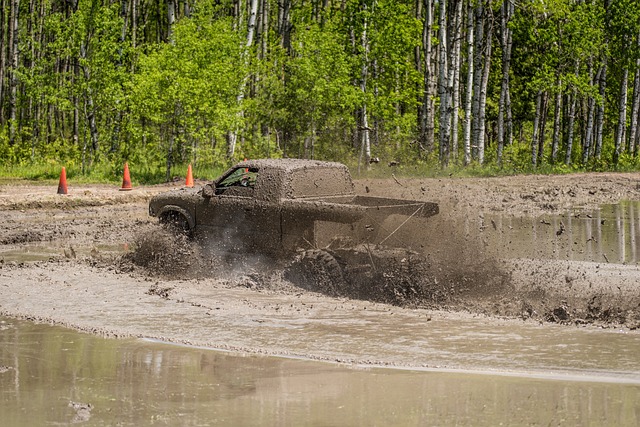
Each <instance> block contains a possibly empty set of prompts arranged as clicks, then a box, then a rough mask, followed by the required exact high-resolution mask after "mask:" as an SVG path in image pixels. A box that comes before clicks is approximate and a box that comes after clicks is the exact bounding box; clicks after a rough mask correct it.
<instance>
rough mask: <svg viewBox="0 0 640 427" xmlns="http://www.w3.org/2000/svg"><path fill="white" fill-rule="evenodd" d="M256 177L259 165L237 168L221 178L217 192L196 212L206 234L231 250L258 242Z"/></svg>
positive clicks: (241, 249)
mask: <svg viewBox="0 0 640 427" xmlns="http://www.w3.org/2000/svg"><path fill="white" fill-rule="evenodd" d="M257 180H258V170H257V169H254V168H252V169H249V168H236V169H234V170H232V171H231V172H229V173H228V174H227V175H226V176H224V177H222V178H221V179H220V180H219V181H218V183H217V184H216V189H215V195H214V196H213V197H210V198H205V199H204V201H203V203H202V205H201V206H200V209H199V210H198V212H196V218H197V219H196V221H197V223H198V226H199V227H201V228H202V229H203V231H204V233H203V235H205V236H207V237H211V238H213V239H214V243H216V245H220V246H222V247H223V249H225V250H228V251H232V252H240V251H243V250H247V249H250V248H253V247H254V246H255V234H256V218H255V206H256V199H255V195H254V192H255V184H256V182H257Z"/></svg>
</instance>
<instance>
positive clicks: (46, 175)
mask: <svg viewBox="0 0 640 427" xmlns="http://www.w3.org/2000/svg"><path fill="white" fill-rule="evenodd" d="M62 167H63V165H58V164H33V165H9V166H8V165H0V184H4V185H6V184H10V183H16V182H20V183H29V182H33V183H57V182H58V180H59V179H60V173H61V171H62ZM187 168H188V165H187V164H184V165H174V167H173V168H172V169H171V176H172V180H173V179H185V177H186V176H187ZM65 169H66V174H67V181H73V182H75V183H81V184H114V183H118V184H119V183H121V182H122V178H123V174H124V164H122V165H118V166H111V165H108V164H101V165H98V166H97V167H95V168H93V169H91V171H89V172H86V173H84V174H83V173H82V169H81V168H80V167H75V166H73V165H70V166H66V167H65ZM223 171H224V168H222V167H218V168H216V167H195V168H193V177H194V178H195V179H205V180H212V179H214V178H216V177H217V176H219V175H220V174H221V173H222V172H223ZM129 174H130V177H131V182H132V184H133V185H153V184H159V183H163V182H166V170H165V169H164V168H158V167H149V166H146V165H136V164H129Z"/></svg>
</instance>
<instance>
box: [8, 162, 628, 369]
mask: <svg viewBox="0 0 640 427" xmlns="http://www.w3.org/2000/svg"><path fill="white" fill-rule="evenodd" d="M639 182H640V174H588V175H569V176H519V177H503V178H486V179H480V178H474V179H456V178H449V179H395V178H390V179H376V180H358V181H356V190H357V192H358V193H360V194H370V195H374V196H382V197H400V198H407V199H416V200H425V201H433V202H437V203H439V204H440V212H441V214H440V215H439V216H438V217H437V218H431V219H429V221H428V222H427V223H423V224H421V225H420V226H419V227H417V228H408V227H405V228H404V229H403V230H402V231H401V232H398V233H396V234H395V235H394V236H393V238H394V239H397V240H401V241H402V243H407V244H408V246H411V247H412V249H414V250H416V251H418V252H419V253H420V257H419V258H415V259H414V258H411V257H402V256H399V257H398V259H397V263H395V264H394V263H393V262H391V263H387V264H385V265H382V264H380V265H378V266H376V269H375V271H373V272H372V271H368V272H365V273H359V272H358V271H355V272H351V273H345V274H344V276H343V277H342V279H343V280H345V281H346V286H345V287H343V288H339V287H338V288H336V287H335V286H334V287H324V288H323V287H321V286H320V287H319V286H317V285H314V283H316V282H313V280H309V278H308V277H307V278H306V279H305V280H306V281H307V286H305V285H304V284H305V283H304V280H303V283H301V282H298V283H296V280H292V279H291V275H289V276H288V275H287V274H286V273H285V272H286V269H287V267H288V266H289V265H290V263H289V262H290V261H292V260H285V261H286V262H280V261H282V260H276V261H274V260H271V259H265V258H261V257H259V256H255V255H252V256H247V257H242V256H240V257H232V258H229V257H228V256H224V255H220V254H218V253H216V252H215V250H212V249H211V248H212V245H211V244H208V243H202V242H200V243H197V242H193V241H190V240H188V239H183V238H173V236H171V235H168V234H166V233H165V232H164V231H163V229H161V228H160V227H159V226H158V225H157V224H156V222H155V220H154V219H152V218H149V217H148V215H147V202H148V199H149V198H150V197H151V196H152V195H153V194H156V193H158V192H161V191H165V190H167V189H169V188H174V187H175V185H174V184H172V185H163V186H152V187H144V188H136V189H134V190H133V191H130V192H119V191H118V190H117V188H114V187H110V186H83V187H71V188H70V195H69V196H58V195H56V194H55V187H54V186H40V185H31V184H24V185H19V184H17V185H15V184H14V185H3V186H1V187H0V209H1V210H2V215H1V216H0V250H1V251H2V252H1V253H0V314H2V315H9V316H14V317H20V318H27V319H33V320H38V321H45V322H52V323H57V324H62V325H66V326H70V327H74V328H77V329H81V330H86V331H89V332H93V333H99V334H104V335H109V336H146V337H154V338H159V339H166V340H169V341H176V342H188V343H197V344H201V345H211V346H215V347H217V348H229V349H242V350H248V351H252V352H266V353H282V352H283V351H284V352H289V353H292V354H297V352H296V348H295V345H294V346H293V347H291V346H284V347H283V346H282V345H281V344H282V343H281V342H280V340H281V339H283V338H279V337H278V334H279V332H278V325H280V327H293V326H292V325H295V324H296V323H297V322H318V323H319V324H322V325H324V326H325V327H326V328H329V329H330V328H332V327H335V326H340V324H341V322H342V321H346V320H340V319H347V318H350V319H353V318H354V316H355V317H356V318H357V317H358V316H363V315H364V313H368V314H367V316H369V315H370V314H371V313H376V318H377V321H380V322H382V323H384V322H385V319H387V318H388V319H390V317H389V316H392V315H394V313H395V314H396V315H397V314H398V313H400V314H401V315H402V316H404V317H405V318H406V319H410V320H409V321H412V322H425V321H428V320H429V319H431V318H433V317H438V316H445V317H447V318H449V319H456V318H461V319H462V318H467V317H469V316H478V315H481V316H486V319H487V322H492V321H494V322H504V321H514V322H516V321H517V322H522V321H523V320H524V321H525V322H541V323H542V324H547V323H561V324H566V325H573V326H575V325H597V326H599V327H624V328H627V329H631V330H634V329H637V328H638V327H640V287H639V285H638V284H639V283H640V270H639V269H638V266H637V265H623V264H615V263H606V262H586V261H570V260H553V261H550V260H548V259H531V258H529V259H508V258H505V257H502V256H501V254H500V251H499V250H496V249H497V248H494V247H491V246H487V244H486V241H484V240H483V239H482V235H481V234H480V235H479V236H480V237H478V235H470V234H469V233H468V231H466V230H465V224H468V221H469V219H470V218H471V219H478V218H484V217H485V216H490V215H495V214H498V215H502V216H504V217H509V218H511V217H513V218H536V217H538V216H539V215H543V214H549V213H552V214H553V213H560V212H564V211H566V210H568V209H572V208H576V207H579V208H581V209H585V210H592V209H595V208H596V207H597V206H598V205H600V204H604V203H617V202H619V201H621V200H640V186H639V184H638V183H639ZM392 229H393V228H392ZM494 231H495V230H494ZM483 232H486V233H491V232H492V228H491V227H487V229H486V231H483ZM213 246H214V247H215V245H213ZM498 249H499V248H498ZM303 270H304V271H305V274H307V275H308V274H310V273H309V272H310V271H311V270H310V269H303ZM363 274H364V275H363ZM311 275H312V276H313V271H311ZM294 276H295V275H294ZM299 277H300V275H298V278H299ZM309 281H311V282H313V283H311V284H309ZM317 283H319V281H317ZM314 286H315V287H314ZM367 289H369V290H370V291H369V292H367ZM367 310H368V311H367ZM329 313H331V314H330V315H329ZM505 319H507V320H505ZM509 319H512V320H509ZM256 325H275V326H274V328H273V329H274V331H275V332H265V333H264V334H258V333H256V328H255V326H256ZM282 325H288V326H282ZM283 348H285V350H283ZM300 352H301V353H303V355H305V356H308V357H316V358H331V357H333V356H332V355H330V354H329V353H328V352H327V351H324V350H322V349H317V351H313V354H310V353H309V351H308V350H304V351H303V350H300Z"/></svg>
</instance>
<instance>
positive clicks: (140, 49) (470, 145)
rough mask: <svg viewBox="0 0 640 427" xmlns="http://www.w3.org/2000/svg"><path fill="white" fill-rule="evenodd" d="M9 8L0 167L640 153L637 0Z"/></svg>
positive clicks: (42, 1)
mask: <svg viewBox="0 0 640 427" xmlns="http://www.w3.org/2000/svg"><path fill="white" fill-rule="evenodd" d="M0 11H1V13H0V22H1V24H2V25H1V28H2V32H1V33H0V166H2V167H4V168H5V169H6V168H10V167H16V166H25V167H28V166H30V165H50V166H58V165H67V167H68V168H71V169H72V170H76V171H78V173H81V174H91V173H92V171H94V170H99V169H113V168H116V167H117V165H121V164H122V163H123V162H124V161H128V162H129V163H130V164H133V165H137V167H138V168H140V169H141V170H142V169H144V170H147V171H149V173H150V174H151V175H153V174H154V173H155V174H156V175H157V177H158V178H159V179H166V180H170V179H171V177H172V175H173V172H174V170H175V168H176V167H178V165H185V164H187V163H192V164H194V168H195V169H196V170H197V169H198V168H199V167H200V168H205V167H224V166H225V165H228V164H229V163H231V162H233V161H235V160H238V159H242V158H260V157H299V158H312V159H322V160H337V161H342V162H345V163H347V164H349V165H351V166H352V167H354V166H357V170H358V171H360V170H361V169H362V170H367V169H369V168H376V167H380V168H382V167H384V168H387V169H388V165H400V166H402V167H405V166H411V167H415V168H421V170H426V169H436V170H440V171H443V170H444V171H445V173H446V172H447V171H464V170H474V171H476V173H485V174H493V173H531V172H570V171H573V170H586V171H595V170H637V169H640V160H638V158H639V156H638V152H639V151H640V131H639V129H638V124H639V123H638V122H639V118H640V4H639V2H638V1H637V0H615V1H613V0H0ZM378 164H379V165H380V166H378ZM478 171H479V172H478Z"/></svg>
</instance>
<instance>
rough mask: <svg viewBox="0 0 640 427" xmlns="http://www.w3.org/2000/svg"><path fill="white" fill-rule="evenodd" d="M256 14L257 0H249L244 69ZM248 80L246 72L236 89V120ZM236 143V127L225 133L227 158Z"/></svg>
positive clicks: (230, 155)
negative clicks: (237, 108)
mask: <svg viewBox="0 0 640 427" xmlns="http://www.w3.org/2000/svg"><path fill="white" fill-rule="evenodd" d="M257 14H258V0H251V9H250V12H249V24H248V28H247V41H246V43H245V49H244V52H243V53H242V56H243V64H244V67H243V68H244V71H245V72H246V69H247V67H248V65H249V58H248V56H249V50H250V48H251V46H253V36H254V33H255V28H256V16H257ZM248 80H249V73H248V72H246V74H245V75H244V77H243V78H242V82H241V83H240V88H239V90H238V96H237V97H236V102H237V104H238V107H239V110H238V113H237V115H236V116H237V119H238V121H240V120H242V118H243V117H244V110H243V109H242V102H243V100H244V97H245V90H246V88H247V81H248ZM237 143H238V129H237V128H236V129H234V130H232V131H230V132H229V133H228V134H227V158H229V159H232V158H233V156H234V155H235V152H236V146H237Z"/></svg>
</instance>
